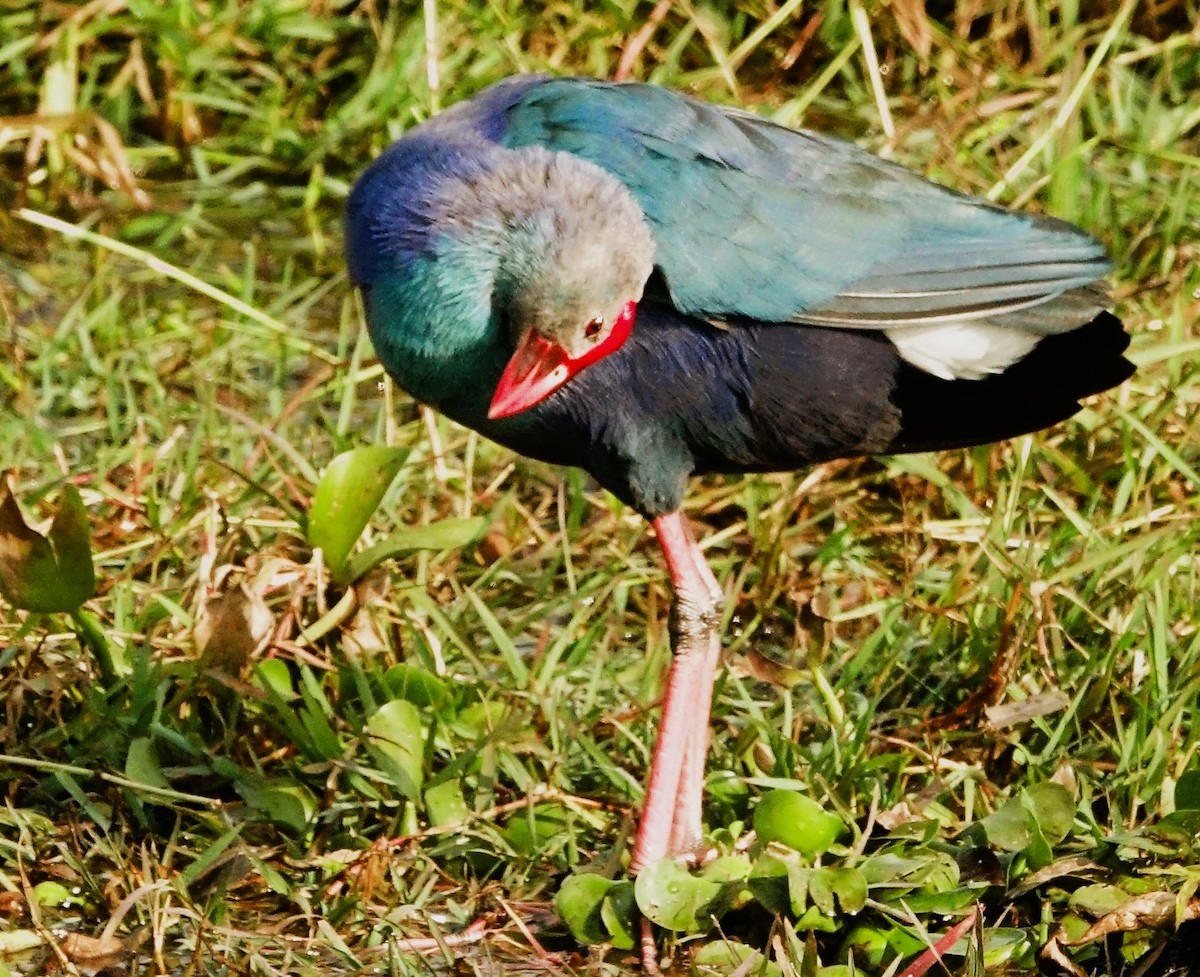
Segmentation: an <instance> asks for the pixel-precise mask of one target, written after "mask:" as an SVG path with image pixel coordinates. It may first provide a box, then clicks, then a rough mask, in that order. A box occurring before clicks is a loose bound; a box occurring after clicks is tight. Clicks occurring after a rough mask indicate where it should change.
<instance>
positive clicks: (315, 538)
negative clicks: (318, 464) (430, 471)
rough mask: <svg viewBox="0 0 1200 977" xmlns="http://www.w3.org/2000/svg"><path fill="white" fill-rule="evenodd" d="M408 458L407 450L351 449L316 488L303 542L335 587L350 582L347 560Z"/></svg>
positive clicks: (344, 453) (330, 468)
mask: <svg viewBox="0 0 1200 977" xmlns="http://www.w3.org/2000/svg"><path fill="white" fill-rule="evenodd" d="M407 457H408V449H401V448H387V447H384V446H382V445H373V446H369V447H365V448H354V449H353V450H351V451H345V452H343V453H342V454H340V455H338V456H337V457H336V458H334V459H333V460H332V461H331V462H330V463H329V467H328V468H326V469H325V473H324V474H323V475H322V476H321V480H320V481H319V482H318V483H317V489H316V491H315V492H314V493H313V500H312V506H311V507H310V508H309V511H308V526H307V535H308V542H309V545H311V546H312V547H313V549H320V550H321V552H322V553H323V554H324V555H325V565H326V566H327V567H329V572H330V574H331V575H332V577H333V579H334V580H335V581H337V582H338V583H348V582H349V581H350V580H353V579H354V577H352V576H348V575H347V574H346V569H347V567H346V559H347V557H348V556H349V555H350V552H351V550H353V549H354V544H355V543H356V542H357V541H358V537H359V536H361V535H362V531H363V529H365V528H366V525H367V523H368V522H369V521H370V519H371V516H372V514H373V513H374V512H375V510H376V509H377V508H379V503H380V502H382V501H383V496H384V494H385V493H386V492H387V490H388V486H390V485H391V484H392V482H393V481H394V480H395V478H396V475H397V473H398V472H399V471H400V468H401V466H402V465H403V464H404V460H405V459H406V458H407Z"/></svg>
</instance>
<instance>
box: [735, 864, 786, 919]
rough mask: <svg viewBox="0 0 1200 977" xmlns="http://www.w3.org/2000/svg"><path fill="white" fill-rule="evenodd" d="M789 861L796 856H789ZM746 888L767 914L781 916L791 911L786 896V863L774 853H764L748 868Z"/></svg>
mask: <svg viewBox="0 0 1200 977" xmlns="http://www.w3.org/2000/svg"><path fill="white" fill-rule="evenodd" d="M788 857H789V858H790V859H792V860H795V859H796V858H797V857H798V856H796V855H794V854H790V855H789V856H788ZM746 886H747V888H748V889H749V890H750V892H751V894H752V895H753V896H754V898H755V899H757V900H758V903H759V905H761V906H762V907H763V908H764V909H766V910H767V912H770V913H775V914H776V915H777V916H782V915H784V914H785V913H787V912H789V911H790V910H791V899H790V898H789V895H788V863H787V862H786V861H785V860H784V859H783V858H782V857H780V856H779V855H776V854H775V853H774V852H769V851H768V852H764V853H763V854H761V855H759V856H758V858H756V859H755V860H754V864H753V865H752V866H751V867H750V878H749V879H747V881H746Z"/></svg>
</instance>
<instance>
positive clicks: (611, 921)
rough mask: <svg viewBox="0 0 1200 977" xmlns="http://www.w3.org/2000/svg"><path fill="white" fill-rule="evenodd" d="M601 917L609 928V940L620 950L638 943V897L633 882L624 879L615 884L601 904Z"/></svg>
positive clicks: (607, 928) (627, 948)
mask: <svg viewBox="0 0 1200 977" xmlns="http://www.w3.org/2000/svg"><path fill="white" fill-rule="evenodd" d="M600 918H601V919H603V920H604V928H605V929H606V930H608V942H609V943H611V944H612V945H613V946H614V947H615V948H616V949H618V950H632V949H633V948H634V947H635V946H636V945H637V936H636V933H637V899H636V897H635V896H634V892H633V883H632V882H630V881H629V880H628V879H623V880H621V881H620V882H617V883H615V884H614V885H613V887H612V888H611V889H609V890H608V894H607V895H606V896H605V897H604V902H602V903H601V904H600Z"/></svg>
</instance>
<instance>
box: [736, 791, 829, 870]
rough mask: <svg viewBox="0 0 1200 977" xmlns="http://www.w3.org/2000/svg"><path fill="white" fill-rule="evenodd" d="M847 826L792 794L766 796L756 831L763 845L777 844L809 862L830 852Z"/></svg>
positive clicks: (756, 815)
mask: <svg viewBox="0 0 1200 977" xmlns="http://www.w3.org/2000/svg"><path fill="white" fill-rule="evenodd" d="M845 828H846V826H845V824H843V823H842V819H841V818H839V817H838V816H837V815H836V814H830V813H828V812H827V811H825V809H824V808H822V807H821V805H820V804H818V803H817V802H816V801H814V800H813V799H812V798H811V797H808V796H806V795H804V794H798V793H796V792H795V791H792V790H773V791H770V792H769V793H767V794H764V795H763V798H762V800H760V801H759V802H758V807H756V808H755V809H754V830H755V832H757V834H758V837H759V838H761V839H762V840H763V841H766V842H771V841H777V842H779V843H780V844H781V845H786V846H787V847H788V848H791V849H793V850H795V851H798V852H800V854H802V855H806V856H808V857H809V858H811V857H813V856H814V855H820V854H822V853H823V852H827V851H829V849H830V848H831V847H833V843H834V842H835V841H837V838H838V835H840V834H841V833H842V832H843V831H844V830H845Z"/></svg>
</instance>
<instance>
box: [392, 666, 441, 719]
mask: <svg viewBox="0 0 1200 977" xmlns="http://www.w3.org/2000/svg"><path fill="white" fill-rule="evenodd" d="M383 684H384V685H385V686H386V687H387V690H388V692H390V693H391V695H392V697H393V698H396V699H407V700H408V701H409V702H411V703H412V704H413V705H415V706H419V707H420V708H422V709H432V710H434V711H440V710H441V709H442V708H443V707H444V706H446V704H447V703H449V702H450V689H449V687H448V686H447V685H446V683H445V682H444V681H442V680H441V679H440V678H438V677H437V676H436V675H434V674H433V672H431V671H429V670H428V669H425V668H422V667H421V666H420V665H413V664H411V663H409V662H401V663H400V664H398V665H393V666H392V667H391V668H389V669H388V670H387V671H386V672H384V673H383Z"/></svg>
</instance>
